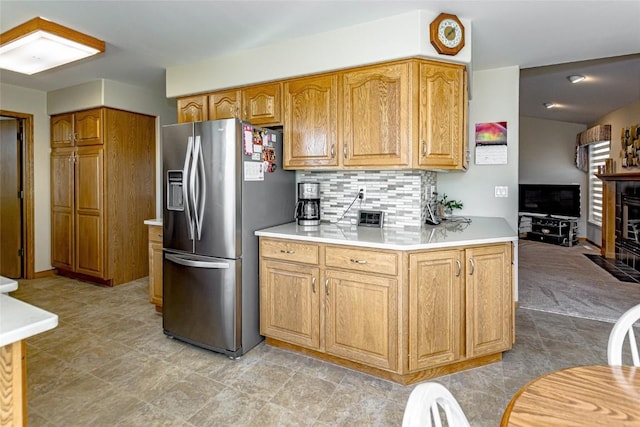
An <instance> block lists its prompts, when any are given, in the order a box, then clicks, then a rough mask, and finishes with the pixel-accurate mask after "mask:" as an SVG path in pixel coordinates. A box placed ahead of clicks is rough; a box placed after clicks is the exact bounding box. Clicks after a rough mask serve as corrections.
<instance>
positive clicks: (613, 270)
mask: <svg viewBox="0 0 640 427" xmlns="http://www.w3.org/2000/svg"><path fill="white" fill-rule="evenodd" d="M585 256H586V257H587V258H589V259H590V260H591V261H593V262H594V263H596V265H598V266H600V267H602V268H603V269H604V270H605V271H607V272H608V273H609V274H611V275H612V276H613V277H615V278H616V279H618V280H620V281H621V282H631V283H640V271H638V270H636V269H635V268H633V267H630V266H628V265H627V264H625V263H624V262H622V261H620V260H617V259H609V258H605V257H603V256H601V255H593V254H585Z"/></svg>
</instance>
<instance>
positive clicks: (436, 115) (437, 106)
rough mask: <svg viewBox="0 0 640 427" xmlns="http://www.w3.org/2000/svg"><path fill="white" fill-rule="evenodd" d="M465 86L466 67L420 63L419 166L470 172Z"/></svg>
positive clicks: (429, 62)
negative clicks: (467, 151)
mask: <svg viewBox="0 0 640 427" xmlns="http://www.w3.org/2000/svg"><path fill="white" fill-rule="evenodd" d="M465 82H466V77H465V69H464V68H463V67H460V66H458V65H453V64H443V63H437V62H431V61H428V62H427V61H424V62H421V63H420V77H419V90H420V96H419V99H420V107H419V116H418V123H419V132H420V140H419V144H420V145H419V153H418V155H417V156H416V158H417V160H418V161H417V166H419V167H427V168H428V167H436V168H446V169H466V168H467V153H466V147H467V143H466V126H465V122H466V115H465V114H466V83H465Z"/></svg>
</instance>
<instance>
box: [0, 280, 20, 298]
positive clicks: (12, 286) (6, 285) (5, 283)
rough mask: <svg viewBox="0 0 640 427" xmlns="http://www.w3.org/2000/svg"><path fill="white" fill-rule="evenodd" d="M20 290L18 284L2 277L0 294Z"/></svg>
mask: <svg viewBox="0 0 640 427" xmlns="http://www.w3.org/2000/svg"><path fill="white" fill-rule="evenodd" d="M16 289H18V282H17V281H16V280H13V279H9V278H8V277H4V276H0V294H6V293H7V292H13V291H15V290H16Z"/></svg>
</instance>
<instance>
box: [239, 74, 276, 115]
mask: <svg viewBox="0 0 640 427" xmlns="http://www.w3.org/2000/svg"><path fill="white" fill-rule="evenodd" d="M241 107H242V119H243V120H246V121H248V122H249V123H251V124H252V125H258V126H275V125H279V124H281V123H282V117H281V114H282V83H269V84H261V85H257V86H249V87H247V88H245V89H243V90H242V106H241Z"/></svg>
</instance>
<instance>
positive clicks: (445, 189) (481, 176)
mask: <svg viewBox="0 0 640 427" xmlns="http://www.w3.org/2000/svg"><path fill="white" fill-rule="evenodd" d="M471 78H472V79H473V85H472V86H471V87H472V88H473V89H472V90H473V92H472V93H471V94H470V95H471V96H470V97H471V99H472V101H470V102H469V135H468V138H469V150H470V156H471V157H470V161H469V168H468V170H467V172H466V173H458V172H451V173H438V193H440V194H442V193H446V194H447V196H449V198H450V199H456V200H461V201H462V202H463V203H464V207H463V208H462V210H460V211H456V213H459V214H460V215H473V216H497V217H504V218H505V219H506V220H507V222H508V223H509V225H511V227H512V228H513V229H514V230H517V229H518V149H519V148H518V145H519V117H518V108H519V107H518V101H519V87H520V70H519V69H518V67H506V68H497V69H493V70H486V71H476V72H474V73H473V74H472V77H471ZM504 121H506V122H507V164H505V165H476V164H475V161H474V160H475V124H476V123H489V122H504ZM495 186H507V187H508V191H509V197H507V198H496V197H495Z"/></svg>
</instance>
